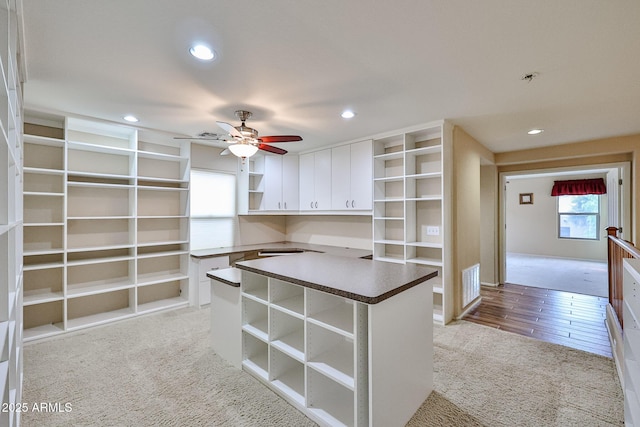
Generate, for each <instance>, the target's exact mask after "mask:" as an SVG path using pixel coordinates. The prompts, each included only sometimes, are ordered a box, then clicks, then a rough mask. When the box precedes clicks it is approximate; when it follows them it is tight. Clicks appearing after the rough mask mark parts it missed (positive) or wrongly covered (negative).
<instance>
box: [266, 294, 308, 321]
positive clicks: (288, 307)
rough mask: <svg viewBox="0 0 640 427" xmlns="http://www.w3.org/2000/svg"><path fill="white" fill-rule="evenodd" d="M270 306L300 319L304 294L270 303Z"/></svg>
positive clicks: (302, 314) (302, 313)
mask: <svg viewBox="0 0 640 427" xmlns="http://www.w3.org/2000/svg"><path fill="white" fill-rule="evenodd" d="M271 306H272V307H273V308H275V309H277V310H280V311H282V312H284V313H287V314H289V315H291V316H294V317H297V318H298V319H302V318H303V316H304V294H303V295H296V296H293V297H291V298H286V299H284V300H280V301H272V302H271Z"/></svg>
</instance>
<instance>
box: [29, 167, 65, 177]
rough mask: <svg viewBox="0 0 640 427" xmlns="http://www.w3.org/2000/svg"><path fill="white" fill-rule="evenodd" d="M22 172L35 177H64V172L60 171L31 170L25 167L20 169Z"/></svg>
mask: <svg viewBox="0 0 640 427" xmlns="http://www.w3.org/2000/svg"><path fill="white" fill-rule="evenodd" d="M22 171H23V172H24V173H25V174H28V173H32V174H37V175H64V170H62V169H47V168H32V167H28V166H25V167H23V168H22Z"/></svg>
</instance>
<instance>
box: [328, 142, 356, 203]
mask: <svg viewBox="0 0 640 427" xmlns="http://www.w3.org/2000/svg"><path fill="white" fill-rule="evenodd" d="M331 190H332V191H331V210H334V211H342V210H347V209H351V145H342V146H340V147H335V148H332V149H331Z"/></svg>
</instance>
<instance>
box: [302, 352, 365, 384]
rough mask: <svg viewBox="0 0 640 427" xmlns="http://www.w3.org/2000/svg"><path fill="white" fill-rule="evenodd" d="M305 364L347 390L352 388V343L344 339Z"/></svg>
mask: <svg viewBox="0 0 640 427" xmlns="http://www.w3.org/2000/svg"><path fill="white" fill-rule="evenodd" d="M307 365H308V366H310V367H311V368H313V369H315V370H316V371H317V372H319V373H321V374H323V375H324V376H326V377H328V378H330V379H332V380H333V381H335V382H337V383H339V384H341V385H343V386H344V387H347V388H348V389H349V390H354V388H355V380H354V377H353V343H351V342H348V341H344V342H342V343H340V344H339V345H337V346H335V347H332V348H330V349H329V350H327V351H326V352H324V353H322V354H320V355H319V356H316V357H314V358H312V359H311V360H309V362H307Z"/></svg>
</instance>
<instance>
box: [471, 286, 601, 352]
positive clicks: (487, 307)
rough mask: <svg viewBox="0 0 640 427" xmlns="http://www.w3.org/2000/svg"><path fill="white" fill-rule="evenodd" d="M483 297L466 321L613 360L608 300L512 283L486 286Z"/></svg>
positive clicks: (482, 290)
mask: <svg viewBox="0 0 640 427" xmlns="http://www.w3.org/2000/svg"><path fill="white" fill-rule="evenodd" d="M480 295H481V297H482V302H481V303H480V304H479V305H478V306H477V307H476V308H475V309H474V310H472V311H471V312H469V313H468V314H467V315H466V316H465V317H464V320H467V321H469V322H474V323H478V324H481V325H485V326H490V327H493V328H497V329H501V330H503V331H508V332H514V333H516V334H520V335H525V336H529V337H533V338H538V339H540V340H543V341H547V342H551V343H555V344H561V345H564V346H567V347H572V348H576V349H579V350H584V351H588V352H590V353H595V354H599V355H602V356H606V357H612V356H611V346H610V344H609V338H608V335H607V328H606V326H605V318H606V307H607V303H608V301H607V298H603V297H597V296H591V295H582V294H575V293H571V292H563V291H556V290H551V289H542V288H532V287H527V286H522V285H513V284H509V283H507V284H505V285H503V286H502V285H501V286H498V287H495V288H494V287H488V286H483V287H482V289H481V291H480Z"/></svg>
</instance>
